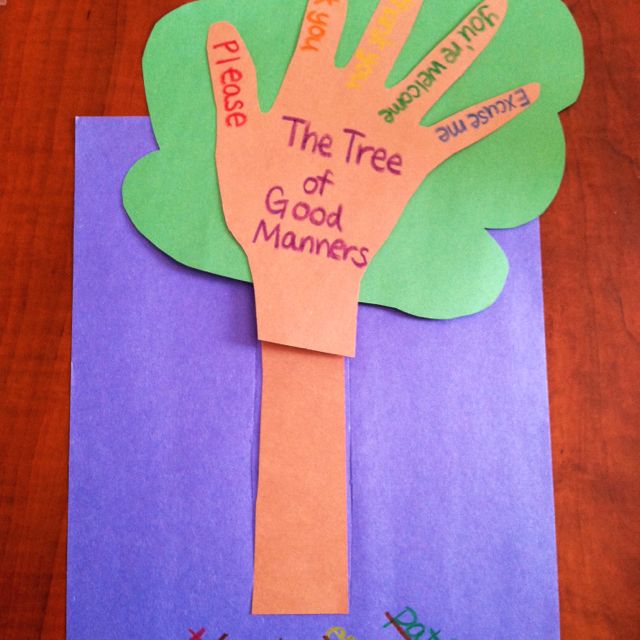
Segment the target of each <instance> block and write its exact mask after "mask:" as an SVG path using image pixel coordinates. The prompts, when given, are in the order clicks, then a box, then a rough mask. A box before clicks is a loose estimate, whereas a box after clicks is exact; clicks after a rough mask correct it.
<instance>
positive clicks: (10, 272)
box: [0, 0, 640, 640]
mask: <svg viewBox="0 0 640 640" xmlns="http://www.w3.org/2000/svg"><path fill="white" fill-rule="evenodd" d="M180 4H182V0H173V1H171V0H153V1H152V0H146V1H145V0H137V1H134V0H101V1H100V2H95V1H90V0H64V2H61V1H60V0H57V1H55V2H54V1H53V0H37V2H33V1H32V2H29V1H27V0H8V4H7V6H0V78H1V80H0V108H1V115H2V121H1V122H2V124H1V126H0V167H1V170H0V274H1V278H0V637H1V638H2V639H3V640H18V639H19V640H32V639H37V638H43V639H47V640H61V639H62V638H64V624H65V546H66V500H67V449H68V415H69V357H70V328H71V264H72V254H71V247H72V214H73V129H74V116H76V115H125V114H126V115H140V114H145V113H146V106H145V98H144V92H143V86H142V77H141V72H140V58H141V54H142V50H143V47H144V43H145V41H146V38H147V37H148V35H149V31H150V29H151V27H152V26H153V24H154V23H155V21H156V20H157V19H158V18H160V17H161V16H162V15H164V14H165V13H166V12H167V11H169V10H171V9H173V8H175V7H176V6H179V5H180ZM568 5H569V7H570V9H571V10H572V12H573V14H574V15H575V17H576V19H577V21H578V23H579V24H580V27H581V29H582V31H583V34H584V38H585V46H586V55H587V73H588V76H587V83H586V85H585V90H584V94H583V96H582V98H581V101H580V102H579V104H578V105H577V106H575V107H573V108H572V109H571V110H569V111H568V112H567V113H566V114H565V115H564V116H563V122H564V124H565V128H566V132H567V138H568V169H567V176H566V180H565V182H564V184H563V186H562V190H561V192H560V195H559V197H558V199H557V201H556V202H555V204H554V205H553V207H552V209H551V211H550V214H549V215H548V216H545V218H544V221H543V262H544V283H545V301H546V318H547V332H548V336H547V342H548V356H549V384H550V394H551V417H552V441H553V451H554V470H555V482H556V509H557V523H558V547H559V567H560V596H561V609H562V630H563V638H564V639H565V640H572V639H576V640H578V639H582V638H601V639H607V638H612V639H613V638H628V639H630V640H631V639H632V638H639V637H640V616H639V614H638V606H637V602H638V600H639V598H640V588H639V587H640V584H639V581H640V566H639V562H638V557H639V553H638V539H640V530H639V529H640V527H639V524H640V504H639V497H638V495H639V493H640V492H639V490H638V489H639V487H638V460H639V459H640V447H639V442H640V382H639V381H640V345H639V338H640V295H639V290H640V282H639V279H640V276H639V274H640V223H639V218H638V216H639V215H640V214H639V211H640V192H639V189H638V146H639V143H640V135H639V128H638V126H637V117H638V116H637V105H638V104H639V98H640V96H639V90H640V72H639V68H638V55H637V43H636V37H637V36H636V33H637V32H638V27H640V12H639V11H638V8H637V3H636V1H635V0H616V1H615V2H605V1H604V0H597V1H596V0H580V1H579V2H578V1H577V0H573V1H571V2H568ZM531 637H532V638H537V637H538V636H536V633H535V629H532V633H531ZM509 640H510V639H509ZM543 640H544V639H543Z"/></svg>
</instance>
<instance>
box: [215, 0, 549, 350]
mask: <svg viewBox="0 0 640 640" xmlns="http://www.w3.org/2000/svg"><path fill="white" fill-rule="evenodd" d="M421 5H422V2H421V0H382V1H381V2H380V3H379V5H378V7H377V9H376V12H375V13H374V16H373V18H372V19H371V22H370V25H369V28H368V30H367V32H366V33H365V35H364V36H363V39H362V42H361V45H360V47H359V48H358V50H357V51H356V54H355V55H354V56H353V59H352V61H351V62H350V64H349V65H347V67H345V68H337V67H336V66H335V64H334V57H335V51H336V48H337V45H338V42H339V40H340V35H341V31H342V25H343V22H344V19H345V15H346V7H347V2H346V0H310V1H309V5H308V8H307V11H306V13H305V19H304V21H303V24H302V28H301V33H300V37H299V41H298V45H297V47H296V51H295V54H294V56H293V58H292V60H291V63H290V66H289V69H288V71H287V74H286V77H285V80H284V82H283V85H282V88H281V90H280V93H279V95H278V98H277V100H276V102H275V104H274V106H273V108H272V109H271V110H270V111H269V112H268V113H263V112H261V110H260V107H259V104H258V98H257V81H256V76H255V70H254V66H253V63H252V60H251V56H250V54H249V51H248V50H247V48H246V46H245V45H244V43H243V41H242V39H241V37H240V35H239V34H238V33H237V32H236V30H235V28H234V27H233V26H232V25H230V24H228V23H216V24H214V25H213V26H212V27H211V29H210V32H209V37H208V43H207V52H208V57H209V66H210V70H211V78H212V84H213V88H214V95H215V101H216V106H217V114H218V116H217V117H218V123H217V146H216V163H217V171H218V179H219V183H220V192H221V197H222V204H223V210H224V215H225V219H226V222H227V225H228V227H229V229H230V230H231V232H232V234H233V235H234V237H235V238H236V240H237V241H238V242H239V244H240V245H241V246H242V247H243V249H244V251H245V253H246V254H247V257H248V261H249V266H250V268H251V274H252V278H253V282H254V287H255V295H256V309H257V318H258V336H259V338H260V339H261V340H263V341H268V342H274V343H279V344H283V345H289V346H293V347H299V348H303V349H310V350H314V351H321V352H326V353H331V354H338V355H346V356H353V355H354V353H355V332H356V314H357V305H358V292H359V287H360V282H361V279H362V276H363V275H364V273H365V270H366V268H367V266H368V265H369V264H370V263H371V260H372V259H373V258H374V256H375V255H376V253H377V252H378V250H379V249H380V247H381V246H382V245H383V243H384V242H385V241H386V239H387V237H388V236H389V234H390V233H391V231H392V230H393V228H394V226H395V224H396V223H397V221H398V219H399V217H400V216H401V214H402V212H403V210H404V208H405V207H406V205H407V203H408V202H409V200H410V199H411V197H412V196H413V194H414V193H415V192H416V190H417V189H418V187H419V186H420V184H421V183H422V182H423V180H424V179H425V178H426V176H428V175H429V173H430V172H432V171H433V170H434V169H435V168H436V167H438V166H439V165H440V164H441V163H443V162H444V161H446V160H447V159H448V158H450V157H451V156H452V155H454V154H455V153H457V152H459V151H461V150H463V149H465V148H466V147H468V146H470V145H472V144H474V143H475V142H477V141H479V140H481V139H482V138H484V137H486V136H488V135H489V134H491V133H493V132H494V131H496V130H497V129H499V128H500V127H502V126H503V125H505V124H506V123H507V122H509V121H510V120H512V119H513V118H515V117H516V116H517V115H518V114H520V113H522V112H523V111H524V110H525V109H527V107H529V106H530V105H531V104H533V103H534V102H535V101H536V100H537V98H538V95H539V86H538V85H537V84H529V85H526V86H522V87H516V88H514V89H513V90H511V91H507V92H506V93H504V94H503V95H500V96H498V97H495V98H491V99H489V100H487V101H486V102H483V103H481V104H477V105H474V106H472V107H469V108H468V109H466V110H464V111H462V112H460V113H457V114H454V115H452V116H451V117H449V118H446V119H445V120H443V121H442V122H439V123H437V124H434V125H432V126H429V127H425V126H422V125H421V124H420V121H421V120H422V118H423V117H424V115H425V113H426V112H428V111H429V110H430V109H431V107H433V106H434V104H435V103H436V102H437V101H438V100H439V98H440V97H441V96H442V95H443V94H444V93H445V91H446V90H447V89H448V88H449V87H451V86H452V85H453V83H454V82H456V80H458V79H459V78H460V77H461V76H462V75H463V74H464V72H465V71H466V70H467V69H468V68H469V66H470V65H471V64H472V62H473V61H474V60H475V59H476V58H477V57H478V55H480V53H481V52H482V51H483V49H484V48H485V47H486V46H487V45H488V44H489V42H490V41H491V39H492V38H493V36H494V35H495V33H497V31H498V29H499V27H500V25H501V23H502V21H503V19H504V17H505V15H506V12H507V2H506V0H489V1H488V2H485V3H482V4H481V5H479V6H478V7H476V9H475V10H474V11H473V12H472V13H471V14H469V15H468V16H467V18H465V20H464V21H463V22H462V23H461V24H460V25H458V26H457V27H456V29H455V30H454V32H453V33H452V34H451V36H449V37H447V38H445V39H444V40H443V41H442V42H441V43H440V44H438V45H437V46H436V47H435V48H434V49H433V50H432V51H431V52H430V53H429V54H428V55H427V56H426V57H425V58H424V59H423V61H422V62H420V63H419V64H418V65H417V66H416V67H415V68H414V70H413V71H412V72H411V73H410V74H409V76H408V77H407V78H406V79H405V80H403V81H402V82H400V83H399V84H397V85H396V86H395V87H392V88H388V87H386V86H385V81H386V78H387V76H388V74H389V72H390V70H391V68H392V67H393V64H394V62H395V59H396V57H397V55H398V53H399V52H400V50H401V48H402V45H403V44H404V41H405V39H406V37H407V36H408V34H409V32H410V31H411V28H412V26H413V23H414V21H415V18H416V16H417V14H418V11H419V10H420V8H421ZM454 34H456V38H453V35H454Z"/></svg>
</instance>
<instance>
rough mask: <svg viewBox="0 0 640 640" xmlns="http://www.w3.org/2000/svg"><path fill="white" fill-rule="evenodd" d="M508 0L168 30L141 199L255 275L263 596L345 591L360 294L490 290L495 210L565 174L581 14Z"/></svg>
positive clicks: (297, 13)
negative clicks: (566, 117)
mask: <svg viewBox="0 0 640 640" xmlns="http://www.w3.org/2000/svg"><path fill="white" fill-rule="evenodd" d="M509 4H510V6H509V7H507V1H506V0H487V2H483V3H481V4H479V5H475V6H474V5H473V3H471V2H469V1H468V0H431V1H430V2H425V3H424V7H423V6H422V5H423V3H422V1H421V0H381V1H380V2H379V4H377V6H376V3H375V2H367V1H366V0H351V1H350V2H349V4H348V6H349V10H348V14H347V0H309V1H308V5H307V7H306V9H305V6H304V2H303V1H302V0H296V1H294V2H287V3H283V2H277V1H276V0H263V1H261V2H251V3H249V2H239V1H238V0H234V1H233V2H231V1H228V2H222V1H220V0H200V1H199V2H195V3H192V4H189V5H185V6H184V7H182V8H180V9H178V10H176V11H174V12H172V13H171V14H169V15H168V16H167V17H165V18H164V19H163V20H162V21H161V22H160V23H158V25H157V26H156V28H155V29H154V31H153V34H152V35H151V37H150V39H149V43H148V45H147V49H146V51H145V57H144V72H145V83H146V88H147V97H148V102H149V110H150V113H151V117H152V122H153V127H154V131H155V134H156V138H157V141H158V144H159V147H160V151H159V152H157V153H155V154H151V155H150V156H147V157H145V158H143V159H142V160H140V161H139V162H138V163H137V164H136V165H135V166H134V167H133V169H132V170H131V171H130V173H129V175H128V176H127V179H126V181H125V185H124V188H123V197H124V203H125V206H126V209H127V211H128V213H129V215H130V216H131V219H132V220H133V222H134V224H135V225H136V226H137V228H138V229H139V230H140V231H141V232H142V233H143V234H144V235H145V236H146V237H148V238H149V239H150V240H151V241H152V242H153V243H154V244H156V245H157V246H158V247H159V248H160V249H162V250H163V251H165V252H166V253H168V254H169V255H171V256H172V257H174V258H175V259H176V260H178V261H179V262H182V263H184V264H186V265H188V266H191V267H194V268H197V269H201V270H204V271H208V272H211V273H214V274H218V275H222V276H227V277H231V278H236V279H241V280H247V281H248V280H250V279H252V280H253V283H254V289H255V297H256V311H257V323H258V337H259V339H260V340H261V341H262V343H263V344H262V356H263V360H262V366H263V387H262V413H261V432H260V462H259V486H258V500H257V505H256V534H255V535H256V538H255V558H254V594H253V612H254V613H343V612H346V611H347V609H348V571H347V520H346V518H347V516H346V513H347V505H346V461H345V458H346V455H345V429H344V426H345V407H344V362H343V356H354V355H355V338H356V316H357V305H358V301H360V302H371V303H375V304H380V305H386V306H392V307H397V308H398V309H401V310H402V311H405V312H408V313H412V314H414V315H417V316H422V317H426V318H436V319H447V318H454V317H457V316H462V315H468V314H471V313H475V312H478V311H480V310H482V309H483V308H485V307H487V306H488V305H490V304H491V303H492V302H493V301H494V300H495V298H496V297H497V295H498V294H499V292H500V290H501V289H502V287H503V285H504V281H505V278H506V275H507V270H508V266H507V261H506V258H505V257H504V255H503V254H502V252H501V250H500V248H499V247H498V246H497V244H496V243H495V242H494V241H493V239H492V238H491V236H490V235H489V234H488V233H487V231H486V229H488V228H507V227H514V226H517V225H520V224H523V223H524V222H527V221H529V220H531V219H533V218H535V217H536V216H538V215H540V214H541V213H542V212H543V211H544V210H545V208H546V207H547V206H548V204H549V203H550V202H551V200H552V199H553V197H554V195H555V193H556V191H557V189H558V186H559V183H560V179H561V176H562V171H563V166H564V147H563V138H562V131H561V127H560V124H559V120H558V116H557V114H558V112H559V111H561V110H562V109H563V108H565V107H566V106H568V105H569V104H571V103H572V102H573V101H574V100H575V98H576V96H577V93H578V91H579V87H580V85H581V81H582V52H581V44H580V36H579V33H578V31H577V29H576V27H575V24H574V23H573V20H572V18H571V16H570V14H569V12H568V11H567V9H566V8H565V7H564V5H563V4H562V2H560V0H538V1H537V2H535V3H532V2H530V1H529V0H511V2H510V3H509ZM421 9H422V10H421ZM345 18H346V26H345V28H344V33H343V25H344V24H345ZM301 20H302V26H300V21H301ZM367 25H368V26H367ZM365 27H366V28H365ZM363 32H364V33H363ZM447 33H448V35H446V36H445V37H444V39H442V36H443V35H444V34H447ZM243 36H244V39H243ZM405 42H406V45H405ZM336 50H337V52H338V53H337V57H336ZM480 56H481V58H480V60H479V61H478V62H477V63H475V64H474V62H475V61H476V60H477V59H478V58H479V57H480ZM254 65H255V66H254ZM207 67H208V68H207ZM256 69H257V74H256ZM467 72H468V73H467ZM212 88H213V90H212ZM445 93H446V97H445ZM491 96H495V97H491ZM470 105H473V106H470ZM425 114H426V117H427V118H428V119H427V120H426V121H425ZM480 141H482V142H480ZM475 143H479V144H475ZM214 157H215V162H214ZM427 177H428V179H426V178H427ZM425 179H426V180H425ZM194 348H207V347H206V346H203V345H194Z"/></svg>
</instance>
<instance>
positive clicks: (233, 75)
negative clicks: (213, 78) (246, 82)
mask: <svg viewBox="0 0 640 640" xmlns="http://www.w3.org/2000/svg"><path fill="white" fill-rule="evenodd" d="M220 47H223V48H224V51H225V52H226V54H231V55H232V56H234V55H235V54H238V53H240V45H239V44H238V42H237V41H236V40H228V41H226V42H219V43H218V44H214V45H213V49H214V50H215V49H219V48H220ZM240 58H241V56H239V55H236V56H235V57H231V58H226V59H225V60H216V65H225V68H224V71H222V73H221V74H220V85H221V87H222V95H223V104H222V105H218V109H220V108H221V107H222V108H224V110H225V112H226V113H227V114H228V115H227V117H226V118H225V121H224V122H225V124H226V125H227V127H243V126H244V125H245V124H246V122H247V116H246V114H245V113H242V110H243V109H244V102H242V100H240V99H239V96H240V93H241V88H240V82H241V81H242V77H243V76H242V72H241V71H240V70H239V69H236V68H234V67H233V66H231V63H232V62H238V60H240Z"/></svg>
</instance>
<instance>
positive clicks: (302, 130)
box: [282, 116, 402, 176]
mask: <svg viewBox="0 0 640 640" xmlns="http://www.w3.org/2000/svg"><path fill="white" fill-rule="evenodd" d="M282 119H283V120H284V121H286V122H290V123H291V128H290V130H289V146H290V147H297V148H298V149H300V151H310V152H311V153H317V154H319V155H321V156H322V157H323V158H332V157H333V143H334V140H333V136H332V135H331V134H329V133H325V134H321V133H319V132H317V131H313V129H312V128H311V122H309V121H308V120H305V119H304V118H296V117H294V116H282ZM342 132H343V133H344V134H345V138H346V145H345V146H346V149H345V155H344V161H345V162H346V164H355V165H360V164H362V163H364V164H365V165H366V164H369V165H370V166H371V168H372V169H373V170H374V171H376V172H377V173H390V174H392V175H395V176H399V175H402V156H401V155H400V154H398V153H393V154H389V152H388V151H387V150H386V149H385V148H384V147H374V146H371V145H365V144H363V141H364V139H365V138H366V137H367V136H366V134H364V133H362V132H361V131H357V130H356V129H343V130H342Z"/></svg>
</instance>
